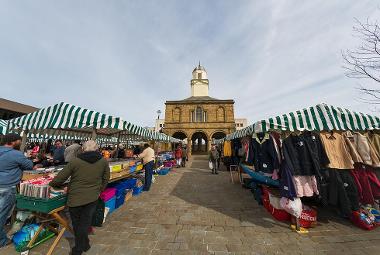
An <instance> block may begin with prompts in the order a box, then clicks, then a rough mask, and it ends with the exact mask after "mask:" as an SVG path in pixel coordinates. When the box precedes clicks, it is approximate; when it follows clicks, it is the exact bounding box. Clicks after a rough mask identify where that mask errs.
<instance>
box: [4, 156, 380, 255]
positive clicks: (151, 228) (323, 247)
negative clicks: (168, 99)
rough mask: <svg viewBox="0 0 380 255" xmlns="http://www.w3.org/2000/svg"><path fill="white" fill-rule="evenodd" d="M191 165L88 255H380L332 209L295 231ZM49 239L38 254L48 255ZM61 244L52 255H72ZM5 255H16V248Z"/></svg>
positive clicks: (378, 240)
mask: <svg viewBox="0 0 380 255" xmlns="http://www.w3.org/2000/svg"><path fill="white" fill-rule="evenodd" d="M198 159H200V160H197V158H195V159H194V160H193V162H189V163H188V166H190V167H188V168H179V169H174V170H173V171H172V172H171V173H169V175H166V176H158V177H156V180H157V181H156V183H155V184H154V186H153V187H152V189H151V191H150V192H148V193H142V194H141V195H139V196H137V197H133V198H132V199H131V200H130V201H128V203H127V204H125V205H124V206H122V207H121V208H120V209H118V210H116V211H115V212H114V213H113V214H112V215H110V216H109V218H108V219H107V222H106V223H105V224H104V226H103V227H102V228H97V229H96V234H95V235H94V236H91V237H90V239H91V244H92V248H91V250H90V251H89V252H87V253H86V254H90V255H97V254H99V255H103V254H109V255H118V254H144V255H145V254H151V255H160V254H165V255H167V254H180V255H181V254H184V255H187V254H190V255H193V254H194V255H195V254H197V255H198V254H205V255H206V254H214V255H218V254H220V255H240V254H360V255H363V254H371V255H374V254H380V229H376V230H374V231H370V232H367V231H364V230H361V229H358V228H356V227H355V226H353V225H352V224H351V223H350V222H348V221H346V220H344V219H341V218H339V217H337V216H336V215H334V214H333V213H332V212H329V211H328V212H325V211H323V212H321V213H320V216H321V222H320V223H319V225H318V226H317V227H316V228H314V229H311V230H310V232H309V233H308V234H304V235H300V234H297V233H295V232H293V231H291V230H290V228H289V226H288V224H286V223H281V222H278V221H275V220H274V219H273V218H272V217H271V215H269V214H268V213H267V212H266V211H265V209H264V208H263V207H261V206H259V205H257V203H256V201H255V200H254V198H253V196H252V194H251V192H250V191H249V190H246V189H243V188H242V187H241V186H240V185H239V184H232V183H231V182H230V176H229V173H227V172H220V174H219V175H212V174H211V173H210V171H209V170H208V169H207V168H208V163H207V161H206V160H205V159H203V158H201V157H199V158H198ZM51 243H52V240H50V241H48V242H46V243H45V244H42V245H40V246H38V247H36V248H35V249H33V250H32V251H31V252H30V254H31V255H39V254H45V253H46V251H47V249H48V248H47V247H48V246H49V245H50V244H51ZM69 249H70V247H69V243H68V241H67V240H62V241H61V242H60V243H59V245H58V248H57V249H56V251H55V253H54V254H58V255H60V254H68V253H69ZM0 254H1V255H2V254H9V255H13V254H17V253H16V252H15V251H14V248H13V247H12V246H10V247H7V248H6V249H2V250H0Z"/></svg>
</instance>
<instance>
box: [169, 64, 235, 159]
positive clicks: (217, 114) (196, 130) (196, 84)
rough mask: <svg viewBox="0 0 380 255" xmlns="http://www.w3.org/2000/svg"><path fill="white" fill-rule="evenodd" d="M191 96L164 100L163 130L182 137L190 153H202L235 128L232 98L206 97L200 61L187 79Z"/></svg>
mask: <svg viewBox="0 0 380 255" xmlns="http://www.w3.org/2000/svg"><path fill="white" fill-rule="evenodd" d="M190 87H191V97H189V98H186V99H183V100H178V101H166V102H165V105H166V109H165V122H164V123H165V124H164V128H163V132H164V133H166V134H167V135H170V136H173V137H175V138H178V139H181V140H184V141H185V143H187V145H188V148H189V149H190V153H192V154H197V153H205V152H207V151H208V150H209V149H210V146H211V143H212V141H213V140H214V139H220V138H223V137H225V136H226V135H227V134H230V133H232V132H234V131H235V129H236V126H235V119H234V100H232V99H226V100H220V99H215V98H212V97H210V96H209V94H208V92H209V80H208V78H207V72H206V70H205V68H204V67H203V66H201V65H200V64H199V65H198V66H197V67H195V68H194V70H193V73H192V80H191V82H190Z"/></svg>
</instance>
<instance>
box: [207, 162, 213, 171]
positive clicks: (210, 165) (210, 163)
mask: <svg viewBox="0 0 380 255" xmlns="http://www.w3.org/2000/svg"><path fill="white" fill-rule="evenodd" d="M208 167H209V168H210V170H212V169H214V167H213V165H212V161H211V160H210V161H209V162H208Z"/></svg>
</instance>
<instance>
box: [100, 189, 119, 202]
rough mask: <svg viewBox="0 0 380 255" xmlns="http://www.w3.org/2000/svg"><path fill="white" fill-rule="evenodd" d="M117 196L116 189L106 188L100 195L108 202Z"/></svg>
mask: <svg viewBox="0 0 380 255" xmlns="http://www.w3.org/2000/svg"><path fill="white" fill-rule="evenodd" d="M115 195H116V189H115V188H106V189H105V190H104V191H103V192H102V193H100V198H101V199H102V200H103V201H104V202H107V201H108V200H110V199H111V198H113V197H114V196H115Z"/></svg>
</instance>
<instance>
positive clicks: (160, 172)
mask: <svg viewBox="0 0 380 255" xmlns="http://www.w3.org/2000/svg"><path fill="white" fill-rule="evenodd" d="M169 171H170V168H168V167H166V168H162V169H160V170H158V171H157V173H158V174H159V175H167V174H168V173H169Z"/></svg>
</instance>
